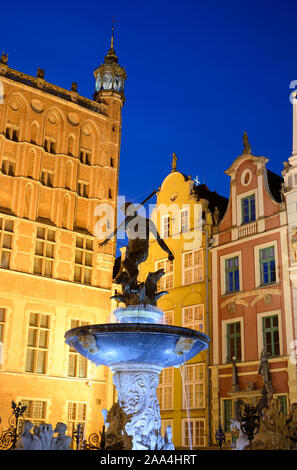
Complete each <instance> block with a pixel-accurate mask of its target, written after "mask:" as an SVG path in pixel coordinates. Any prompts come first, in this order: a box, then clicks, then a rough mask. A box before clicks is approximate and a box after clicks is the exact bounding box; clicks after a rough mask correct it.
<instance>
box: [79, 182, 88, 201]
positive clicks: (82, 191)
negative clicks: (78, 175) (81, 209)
mask: <svg viewBox="0 0 297 470" xmlns="http://www.w3.org/2000/svg"><path fill="white" fill-rule="evenodd" d="M77 192H78V194H79V196H82V197H89V183H86V182H85V181H78V183H77Z"/></svg>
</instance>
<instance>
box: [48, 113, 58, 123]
mask: <svg viewBox="0 0 297 470" xmlns="http://www.w3.org/2000/svg"><path fill="white" fill-rule="evenodd" d="M48 120H49V122H50V123H51V124H56V122H57V118H56V116H55V115H54V114H50V115H49V117H48Z"/></svg>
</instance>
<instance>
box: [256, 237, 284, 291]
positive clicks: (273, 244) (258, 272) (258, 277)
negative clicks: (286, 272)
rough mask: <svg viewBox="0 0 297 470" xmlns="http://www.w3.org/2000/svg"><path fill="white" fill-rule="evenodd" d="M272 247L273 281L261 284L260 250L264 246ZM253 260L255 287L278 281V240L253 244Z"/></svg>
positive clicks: (264, 247)
mask: <svg viewBox="0 0 297 470" xmlns="http://www.w3.org/2000/svg"><path fill="white" fill-rule="evenodd" d="M270 247H273V248H274V263H275V281H274V282H271V283H270V284H261V265H260V250H263V249H266V248H270ZM254 260H255V263H254V265H255V287H262V286H263V287H264V286H268V285H274V284H277V283H279V282H280V280H279V262H278V242H277V240H271V241H270V242H266V243H262V244H261V245H255V246H254Z"/></svg>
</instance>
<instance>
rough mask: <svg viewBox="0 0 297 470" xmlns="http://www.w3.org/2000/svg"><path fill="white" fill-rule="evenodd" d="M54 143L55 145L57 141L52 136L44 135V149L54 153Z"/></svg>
mask: <svg viewBox="0 0 297 470" xmlns="http://www.w3.org/2000/svg"><path fill="white" fill-rule="evenodd" d="M56 145H57V142H56V139H54V138H53V137H45V138H44V145H43V146H44V150H45V151H46V152H48V153H53V154H55V153H56Z"/></svg>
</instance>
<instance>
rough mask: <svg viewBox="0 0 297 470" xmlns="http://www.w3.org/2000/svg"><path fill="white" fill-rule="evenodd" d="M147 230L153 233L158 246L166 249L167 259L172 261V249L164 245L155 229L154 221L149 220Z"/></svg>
mask: <svg viewBox="0 0 297 470" xmlns="http://www.w3.org/2000/svg"><path fill="white" fill-rule="evenodd" d="M149 230H150V232H151V233H152V234H153V235H154V237H155V239H156V240H157V242H158V244H159V246H160V247H161V248H162V250H164V251H166V253H168V259H169V260H170V261H173V260H174V255H173V253H172V251H171V250H170V249H169V248H168V246H167V245H166V243H165V242H164V240H163V239H162V238H161V237H160V234H159V232H158V230H157V227H156V225H155V224H154V222H153V221H152V220H150V221H149Z"/></svg>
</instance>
